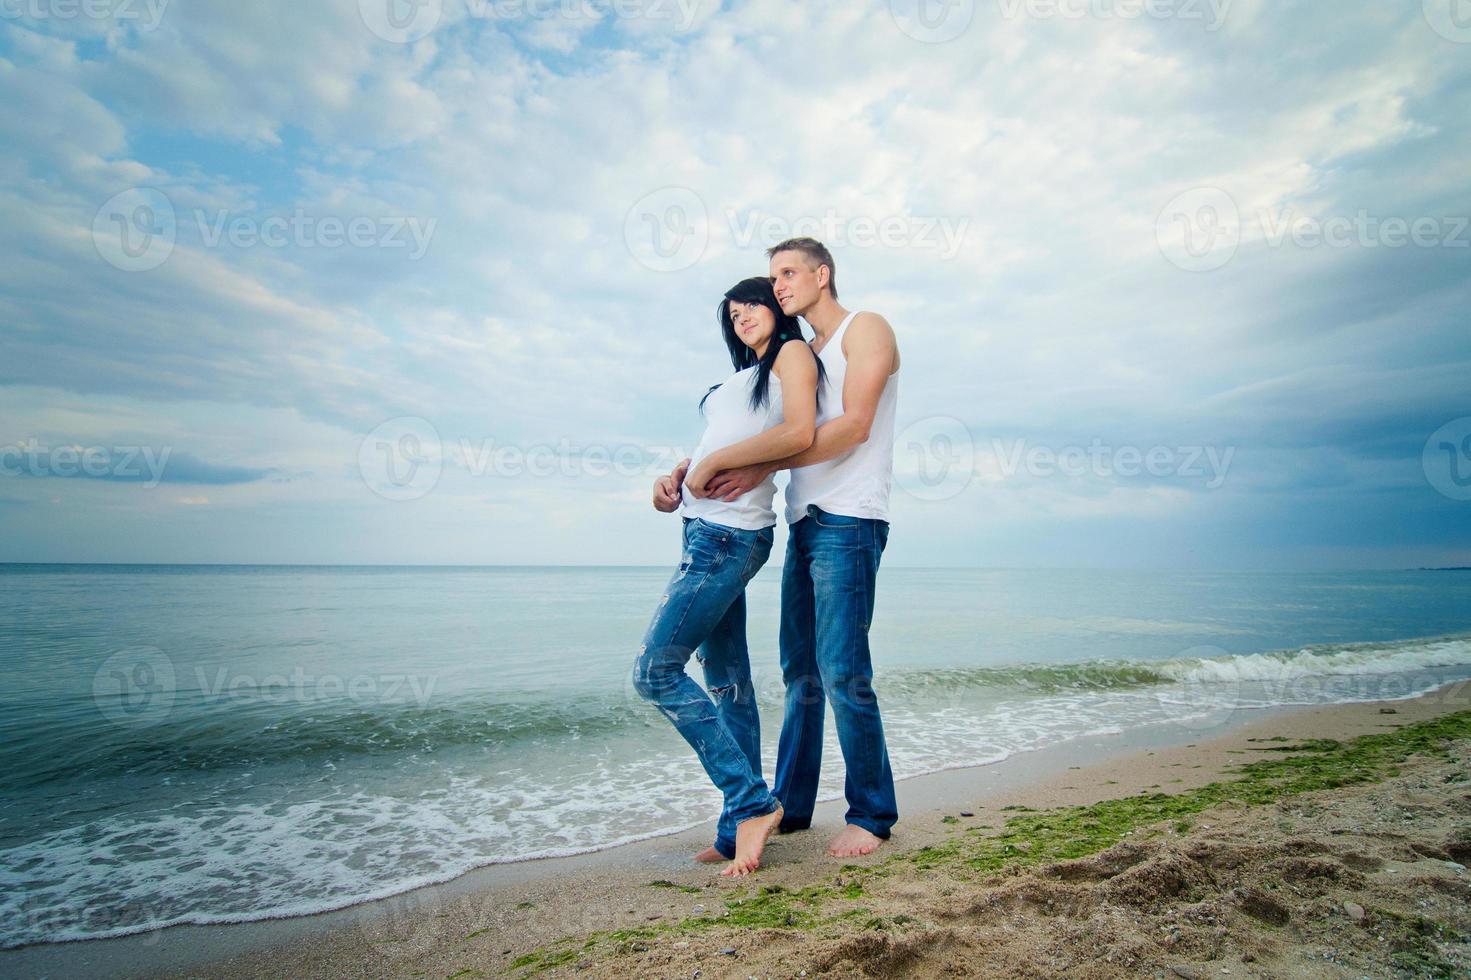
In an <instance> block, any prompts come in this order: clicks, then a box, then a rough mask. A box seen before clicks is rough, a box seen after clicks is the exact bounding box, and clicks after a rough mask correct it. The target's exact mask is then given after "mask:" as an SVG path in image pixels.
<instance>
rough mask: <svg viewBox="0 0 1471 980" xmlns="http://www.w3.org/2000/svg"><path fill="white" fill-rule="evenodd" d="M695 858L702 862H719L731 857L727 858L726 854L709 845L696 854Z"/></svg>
mask: <svg viewBox="0 0 1471 980" xmlns="http://www.w3.org/2000/svg"><path fill="white" fill-rule="evenodd" d="M695 860H696V861H699V862H700V863H701V864H719V863H720V862H721V861H728V860H730V859H729V858H727V857H726V856H725V855H724V854H721V853H720V852H719V851H717V850H716V849H715V848H713V847H707V848H705V849H704V850H703V851H701V852H700V853H699V854H696V855H695Z"/></svg>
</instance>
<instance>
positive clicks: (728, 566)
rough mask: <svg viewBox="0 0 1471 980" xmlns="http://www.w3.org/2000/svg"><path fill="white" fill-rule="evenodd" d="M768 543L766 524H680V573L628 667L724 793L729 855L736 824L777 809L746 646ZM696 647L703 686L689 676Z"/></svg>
mask: <svg viewBox="0 0 1471 980" xmlns="http://www.w3.org/2000/svg"><path fill="white" fill-rule="evenodd" d="M774 537H775V529H773V528H769V527H768V528H763V529H761V530H759V531H747V530H744V529H742V528H734V527H726V526H725V525H723V524H714V523H711V522H710V521H707V520H705V519H703V518H698V517H697V518H688V517H686V518H684V554H683V555H682V556H681V559H680V562H679V569H678V570H677V571H676V572H675V573H674V577H673V578H671V579H670V580H669V586H668V588H667V589H666V590H665V593H664V597H663V598H662V599H660V600H659V608H658V609H657V610H655V612H654V618H653V621H652V622H651V623H649V629H648V632H647V633H646V634H645V635H644V643H643V646H642V648H640V650H639V654H638V659H637V660H636V661H635V662H634V666H633V687H634V690H636V691H638V693H639V696H640V697H642V698H644V699H645V700H646V701H649V702H650V703H652V704H653V705H655V706H656V707H657V708H658V709H659V711H660V712H662V713H663V715H664V717H666V718H668V719H669V720H670V721H671V722H673V723H674V727H675V728H676V729H678V730H679V734H681V735H683V736H684V739H685V741H686V742H688V743H689V744H690V747H691V748H693V749H694V750H695V754H696V755H697V756H699V757H700V764H701V765H703V766H704V767H705V772H706V773H707V774H709V776H710V781H711V782H713V783H714V784H715V786H716V787H717V788H718V789H719V790H720V792H721V793H722V794H724V796H725V806H724V807H723V809H722V810H721V814H720V824H719V827H718V829H717V831H716V838H715V848H716V850H718V851H720V853H721V854H724V855H725V856H726V857H728V858H730V857H735V831H736V825H737V824H739V823H740V822H741V821H743V820H748V819H750V818H751V817H759V816H763V815H765V814H768V813H771V812H772V811H774V810H775V809H776V807H777V801H776V798H775V797H774V796H772V795H771V791H770V790H769V789H768V788H767V786H766V782H765V780H763V779H762V778H761V720H760V717H759V715H758V713H757V710H756V691H755V685H754V684H753V683H752V681H751V657H750V653H749V651H748V650H747V648H746V583H748V582H749V581H750V580H751V579H752V578H754V577H755V575H756V573H757V572H758V571H760V570H761V566H762V565H764V564H766V559H767V558H769V557H770V555H771V545H772V541H773V539H774ZM697 650H698V654H697V656H698V659H699V661H700V666H701V667H703V668H704V672H705V687H704V688H702V687H700V685H698V684H696V683H695V682H694V681H693V680H692V679H691V678H690V676H689V675H688V674H686V673H685V664H687V663H688V662H689V659H690V656H691V654H695V653H696V651H697ZM707 689H708V691H709V694H706V690H707Z"/></svg>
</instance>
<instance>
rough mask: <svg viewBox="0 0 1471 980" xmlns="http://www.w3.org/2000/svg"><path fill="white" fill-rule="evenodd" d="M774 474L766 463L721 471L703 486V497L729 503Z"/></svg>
mask: <svg viewBox="0 0 1471 980" xmlns="http://www.w3.org/2000/svg"><path fill="white" fill-rule="evenodd" d="M774 472H776V471H775V470H774V469H773V468H772V467H771V466H770V465H769V464H767V463H752V464H751V465H750V466H738V467H736V468H735V469H733V470H721V471H720V472H719V473H716V474H715V475H714V476H713V477H711V478H710V482H709V483H707V484H705V496H706V497H708V498H709V499H711V500H723V501H725V502H726V503H729V502H730V501H732V500H735V499H736V498H737V497H739V496H741V494H744V493H750V492H751V491H752V490H754V489H756V488H757V487H758V486H760V485H761V482H762V481H763V480H765V479H766V478H767V477H768V476H770V475H771V474H772V473H774Z"/></svg>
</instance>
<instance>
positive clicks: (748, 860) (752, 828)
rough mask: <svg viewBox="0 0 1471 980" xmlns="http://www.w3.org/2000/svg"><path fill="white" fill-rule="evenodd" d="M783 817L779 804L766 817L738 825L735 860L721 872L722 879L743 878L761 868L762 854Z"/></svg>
mask: <svg viewBox="0 0 1471 980" xmlns="http://www.w3.org/2000/svg"><path fill="white" fill-rule="evenodd" d="M781 815H782V808H781V804H779V803H778V804H777V806H776V809H775V810H772V811H771V812H770V813H768V814H766V816H764V817H752V818H751V819H749V820H742V821H741V822H740V823H738V824H737V825H736V856H735V860H734V861H732V862H730V866H729V867H727V868H726V869H725V870H724V871H722V872H720V875H721V877H723V878H741V877H744V876H746V875H748V874H750V873H751V872H752V871H755V870H756V869H757V868H759V867H761V852H762V851H763V850H764V849H765V848H766V840H767V838H769V837H770V836H771V835H772V834H773V833H775V832H776V825H777V824H779V823H781Z"/></svg>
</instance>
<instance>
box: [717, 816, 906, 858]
mask: <svg viewBox="0 0 1471 980" xmlns="http://www.w3.org/2000/svg"><path fill="white" fill-rule="evenodd" d="M882 843H883V840H882V839H880V838H879V837H876V836H875V835H873V834H871V833H869V832H868V831H866V830H864V829H863V828H862V827H859V826H856V825H854V824H851V823H850V824H848V826H846V827H844V828H843V831H842V833H840V834H838V836H836V837H834V838H833V842H832V843H831V844H829V845H828V846H827V852H828V854H830V855H832V856H833V857H838V858H845V857H859V856H860V855H863V854H872V853H873V852H874V851H876V850H878V849H879V845H880V844H882ZM736 856H737V857H739V856H740V855H739V853H737V855H736Z"/></svg>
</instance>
